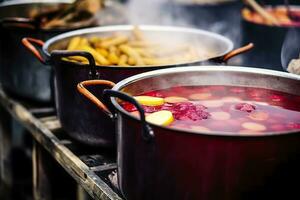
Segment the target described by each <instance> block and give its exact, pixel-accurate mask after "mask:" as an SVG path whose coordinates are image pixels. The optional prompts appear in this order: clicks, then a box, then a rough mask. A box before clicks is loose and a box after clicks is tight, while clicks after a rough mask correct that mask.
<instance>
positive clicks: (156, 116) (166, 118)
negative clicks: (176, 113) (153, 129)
mask: <svg viewBox="0 0 300 200" xmlns="http://www.w3.org/2000/svg"><path fill="white" fill-rule="evenodd" d="M146 121H147V122H150V123H153V124H156V125H160V126H168V125H170V124H171V123H172V122H173V121H174V117H173V114H172V112H170V111H167V110H161V111H158V112H154V113H152V114H150V115H148V116H147V117H146Z"/></svg>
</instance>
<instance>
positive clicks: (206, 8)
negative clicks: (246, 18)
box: [165, 0, 242, 44]
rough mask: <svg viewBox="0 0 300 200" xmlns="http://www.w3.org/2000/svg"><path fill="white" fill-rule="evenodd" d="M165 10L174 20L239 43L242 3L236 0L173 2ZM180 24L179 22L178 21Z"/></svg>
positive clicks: (175, 0)
mask: <svg viewBox="0 0 300 200" xmlns="http://www.w3.org/2000/svg"><path fill="white" fill-rule="evenodd" d="M165 7H166V8H165V9H168V10H170V13H172V14H173V16H174V18H176V19H182V18H184V21H185V22H187V23H188V24H191V25H193V26H195V27H197V28H201V29H205V30H209V31H212V32H216V33H219V34H221V35H224V36H226V37H229V38H230V39H231V40H233V41H234V42H235V43H236V44H239V43H240V29H239V28H238V27H239V26H240V17H238V16H239V15H240V12H239V10H240V9H241V7H242V2H241V1H237V0H209V1H193V0H173V1H170V2H169V3H168V4H167V5H166V6H165ZM178 21H179V22H180V20H178Z"/></svg>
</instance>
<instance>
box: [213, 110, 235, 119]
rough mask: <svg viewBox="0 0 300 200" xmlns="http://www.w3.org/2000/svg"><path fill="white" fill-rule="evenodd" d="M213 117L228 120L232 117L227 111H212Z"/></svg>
mask: <svg viewBox="0 0 300 200" xmlns="http://www.w3.org/2000/svg"><path fill="white" fill-rule="evenodd" d="M210 114H211V118H212V119H215V120H228V119H230V117H231V116H230V114H229V113H227V112H211V113H210Z"/></svg>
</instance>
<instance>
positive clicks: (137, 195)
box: [78, 66, 300, 200]
mask: <svg viewBox="0 0 300 200" xmlns="http://www.w3.org/2000/svg"><path fill="white" fill-rule="evenodd" d="M98 81H99V80H98ZM90 83H91V84H94V85H96V84H98V83H97V82H90ZM91 84H90V85H91ZM195 85H234V86H250V87H262V88H267V89H272V90H277V91H282V92H287V93H291V94H295V95H300V77H299V76H296V75H292V74H288V73H283V72H276V71H271V70H263V69H254V68H244V67H222V66H195V67H185V68H171V69H164V70H156V71H152V72H147V73H143V74H139V75H136V76H132V77H130V78H127V79H125V80H123V81H121V82H119V83H117V84H116V85H115V86H114V87H113V89H112V90H106V91H104V99H106V100H109V101H105V102H106V103H105V105H107V106H108V108H109V112H108V113H109V116H111V117H112V118H113V119H114V120H115V124H116V132H117V148H118V149H117V150H118V151H117V152H118V155H117V156H118V158H117V164H118V175H119V177H118V180H119V186H120V189H121V191H122V193H123V195H124V196H125V197H126V199H130V200H140V199H143V200H153V199H158V200H160V199H173V200H182V199H186V200H195V199H206V200H209V199H228V200H232V199H266V198H274V199H278V198H279V199H285V198H286V199H289V198H299V193H298V186H296V185H295V184H294V183H295V182H297V181H298V180H299V178H300V171H299V167H300V133H299V130H295V131H291V132H281V133H268V134H265V135H257V134H253V135H247V136H245V135H237V134H234V133H233V134H228V133H222V132H215V133H204V132H203V133H201V132H196V131H192V130H191V131H186V130H179V129H173V128H170V127H163V126H157V125H154V124H148V123H147V122H146V121H145V115H144V111H143V109H142V107H141V106H140V105H139V104H138V103H137V102H136V101H135V100H134V99H133V98H132V97H130V96H131V95H138V94H141V93H144V92H148V91H152V90H160V89H165V88H169V87H172V86H195ZM78 89H79V91H81V92H82V93H83V94H84V95H85V96H87V97H88V98H89V99H90V100H93V102H94V103H96V104H97V105H98V107H100V108H101V104H100V103H101V101H100V100H99V99H96V98H95V97H94V96H93V95H92V94H91V93H89V92H88V91H87V90H86V89H85V87H84V84H82V83H81V84H79V85H78ZM121 91H122V92H121ZM124 92H125V93H127V94H125V93H124ZM128 94H130V96H128ZM117 98H118V99H121V100H125V101H129V102H130V103H133V104H134V105H135V106H136V107H137V108H138V110H139V112H140V116H141V118H140V119H138V118H137V117H134V116H132V115H130V114H129V113H128V112H126V111H125V110H124V109H123V108H122V107H121V106H120V105H119V103H118V102H119V101H117ZM95 100H96V101H95ZM224 126H227V125H226V124H224Z"/></svg>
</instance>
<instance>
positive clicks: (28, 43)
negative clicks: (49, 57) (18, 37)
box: [22, 37, 47, 65]
mask: <svg viewBox="0 0 300 200" xmlns="http://www.w3.org/2000/svg"><path fill="white" fill-rule="evenodd" d="M22 44H23V45H24V46H25V47H26V48H27V49H28V50H29V51H30V52H31V53H33V55H34V56H35V57H36V58H37V59H38V60H39V61H40V62H41V63H42V64H44V65H46V64H47V62H46V60H45V59H44V58H43V56H42V55H41V53H40V51H39V50H37V48H36V47H35V46H34V45H33V44H35V45H37V46H39V47H42V46H44V44H45V43H44V42H43V41H42V40H39V39H35V38H27V37H25V38H23V39H22Z"/></svg>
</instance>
